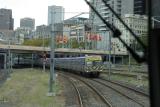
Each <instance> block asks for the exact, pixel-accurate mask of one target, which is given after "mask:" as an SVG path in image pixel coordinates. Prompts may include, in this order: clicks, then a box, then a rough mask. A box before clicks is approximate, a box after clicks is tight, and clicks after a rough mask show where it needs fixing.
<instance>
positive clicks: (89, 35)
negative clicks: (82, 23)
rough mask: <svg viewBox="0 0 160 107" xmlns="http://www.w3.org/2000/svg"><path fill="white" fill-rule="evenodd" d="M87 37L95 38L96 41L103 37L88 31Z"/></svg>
mask: <svg viewBox="0 0 160 107" xmlns="http://www.w3.org/2000/svg"><path fill="white" fill-rule="evenodd" d="M86 39H88V40H95V41H101V40H102V37H101V35H99V34H90V33H88V34H87V36H86Z"/></svg>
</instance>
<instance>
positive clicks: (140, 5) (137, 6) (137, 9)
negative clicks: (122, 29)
mask: <svg viewBox="0 0 160 107" xmlns="http://www.w3.org/2000/svg"><path fill="white" fill-rule="evenodd" d="M146 7H147V6H146V0H134V14H139V15H145V14H146Z"/></svg>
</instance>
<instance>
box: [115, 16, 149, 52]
mask: <svg viewBox="0 0 160 107" xmlns="http://www.w3.org/2000/svg"><path fill="white" fill-rule="evenodd" d="M122 20H123V21H124V22H125V23H126V24H127V25H128V26H129V27H130V28H131V29H132V30H133V32H134V33H135V34H136V35H137V36H138V37H139V38H141V37H142V36H147V26H148V24H147V20H148V18H147V16H145V15H135V14H125V15H124V17H123V18H122ZM115 26H116V27H117V28H118V29H120V31H121V32H122V36H121V38H122V39H123V40H124V41H125V42H126V43H127V44H128V45H129V46H131V45H133V44H134V43H136V41H135V38H134V37H133V36H132V35H131V33H130V32H129V31H128V30H127V29H126V28H125V27H124V26H123V25H122V23H121V22H120V21H119V20H115ZM112 45H114V47H113V48H112V49H115V50H114V51H123V52H126V53H127V50H126V47H125V46H124V45H123V44H122V43H121V42H120V41H119V40H118V39H117V38H112Z"/></svg>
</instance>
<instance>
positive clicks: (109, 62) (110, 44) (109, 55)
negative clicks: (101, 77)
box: [109, 32, 111, 80]
mask: <svg viewBox="0 0 160 107" xmlns="http://www.w3.org/2000/svg"><path fill="white" fill-rule="evenodd" d="M110 79H111V32H109V80H110Z"/></svg>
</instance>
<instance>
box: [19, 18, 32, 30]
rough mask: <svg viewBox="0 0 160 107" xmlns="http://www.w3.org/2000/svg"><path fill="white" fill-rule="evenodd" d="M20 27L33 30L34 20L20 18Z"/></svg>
mask: <svg viewBox="0 0 160 107" xmlns="http://www.w3.org/2000/svg"><path fill="white" fill-rule="evenodd" d="M20 27H23V28H29V29H31V30H34V28H35V19H32V18H22V19H21V20H20Z"/></svg>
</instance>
